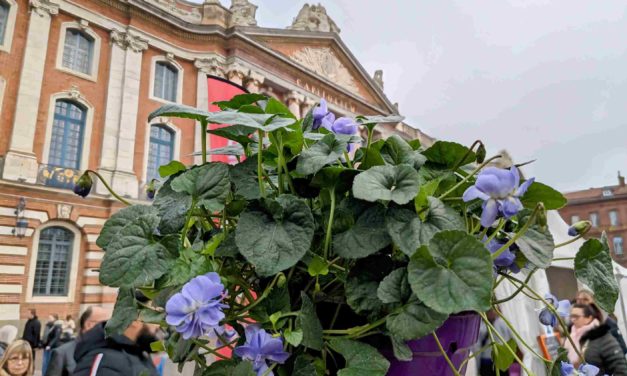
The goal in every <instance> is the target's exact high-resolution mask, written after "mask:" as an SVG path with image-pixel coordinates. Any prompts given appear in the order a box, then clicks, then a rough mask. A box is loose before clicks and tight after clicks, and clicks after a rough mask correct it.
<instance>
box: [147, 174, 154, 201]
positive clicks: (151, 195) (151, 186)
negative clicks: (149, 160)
mask: <svg viewBox="0 0 627 376" xmlns="http://www.w3.org/2000/svg"><path fill="white" fill-rule="evenodd" d="M155 181H156V179H152V180H151V181H150V183H148V185H147V186H146V197H148V199H149V200H152V199H153V198H155V193H156V192H157V188H155Z"/></svg>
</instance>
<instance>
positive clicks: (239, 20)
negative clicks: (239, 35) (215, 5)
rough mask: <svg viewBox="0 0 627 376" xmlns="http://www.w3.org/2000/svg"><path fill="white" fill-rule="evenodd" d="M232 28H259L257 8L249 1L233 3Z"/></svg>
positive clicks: (243, 0)
mask: <svg viewBox="0 0 627 376" xmlns="http://www.w3.org/2000/svg"><path fill="white" fill-rule="evenodd" d="M229 10H230V11H231V26H257V20H256V19H255V13H257V6H256V5H255V4H251V3H250V2H249V1H248V0H232V1H231V8H229Z"/></svg>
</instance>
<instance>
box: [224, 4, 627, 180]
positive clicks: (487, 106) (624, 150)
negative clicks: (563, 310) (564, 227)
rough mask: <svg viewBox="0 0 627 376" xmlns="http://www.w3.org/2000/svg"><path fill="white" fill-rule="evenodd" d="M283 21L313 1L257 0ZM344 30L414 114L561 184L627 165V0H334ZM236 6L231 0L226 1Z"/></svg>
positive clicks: (263, 22) (330, 9)
mask: <svg viewBox="0 0 627 376" xmlns="http://www.w3.org/2000/svg"><path fill="white" fill-rule="evenodd" d="M251 2H252V3H254V4H256V5H258V7H259V8H258V10H257V23H258V24H259V26H262V27H277V28H283V27H286V26H288V25H290V24H291V22H292V19H293V18H294V17H295V16H296V14H297V13H298V11H299V10H300V8H301V7H302V5H303V4H304V3H305V1H300V0H252V1H251ZM321 3H322V5H324V6H325V7H326V9H327V13H328V14H329V15H330V16H331V18H332V19H333V20H334V21H335V22H336V24H337V25H338V26H339V27H340V29H341V33H340V37H341V38H342V40H343V41H344V43H345V44H346V45H347V46H348V48H349V49H350V50H351V52H352V53H353V54H354V55H355V56H356V57H357V59H358V60H359V61H360V62H361V64H362V65H363V66H364V68H365V69H366V70H367V71H368V72H369V73H370V74H372V73H373V72H374V71H375V70H376V69H383V79H384V82H385V93H386V95H387V96H388V98H390V100H391V101H392V102H398V103H399V109H400V112H401V114H403V115H404V116H405V117H406V122H407V123H408V124H410V125H412V126H414V127H416V128H419V129H421V130H422V131H423V132H425V133H427V134H429V135H431V136H433V137H436V138H438V139H444V140H450V141H456V142H459V143H462V144H465V145H470V144H472V142H474V140H476V139H481V140H482V141H483V142H484V143H485V144H486V147H487V149H488V155H490V154H495V153H497V152H498V151H499V150H502V149H506V150H507V151H508V152H509V153H510V154H511V155H512V157H513V158H514V161H515V162H516V163H521V162H525V161H528V160H532V159H535V160H536V162H534V163H533V164H531V165H529V166H526V167H525V168H524V173H525V175H526V176H527V177H531V176H535V177H536V180H538V181H541V182H543V183H546V184H549V185H551V186H553V187H555V188H556V189H559V190H561V191H573V190H579V189H587V188H590V187H603V186H607V185H615V184H617V178H616V175H617V171H618V170H622V174H623V175H627V105H626V103H625V100H626V99H627V82H626V80H627V43H625V38H626V36H627V18H626V16H625V12H626V8H627V2H625V1H623V0H617V1H614V0H604V1H590V0H588V1H572V0H458V1H455V0H438V1H433V0H387V1H382V0H333V1H331V0H326V1H325V0H322V1H321ZM222 4H223V5H225V6H227V7H228V6H229V5H230V0H222Z"/></svg>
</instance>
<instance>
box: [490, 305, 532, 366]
mask: <svg viewBox="0 0 627 376" xmlns="http://www.w3.org/2000/svg"><path fill="white" fill-rule="evenodd" d="M479 315H481V318H482V319H483V322H485V324H486V327H489V328H492V329H493V331H494V334H496V336H497V337H498V338H499V340H500V341H501V342H502V343H503V346H505V347H506V348H507V349H508V350H509V352H510V353H511V354H512V355H513V356H514V359H516V361H518V363H519V364H520V366H521V367H522V368H523V369H524V370H525V372H526V373H527V375H533V372H531V371H530V370H529V369H528V368H527V367H526V366H525V363H523V361H522V360H520V358H519V357H518V355H516V352H515V351H514V350H512V348H511V347H509V343H507V341H506V340H505V339H504V338H503V336H501V333H499V331H498V330H497V329H496V328H495V327H494V325H492V323H491V322H490V320H488V317H487V316H486V315H485V313H480V314H479Z"/></svg>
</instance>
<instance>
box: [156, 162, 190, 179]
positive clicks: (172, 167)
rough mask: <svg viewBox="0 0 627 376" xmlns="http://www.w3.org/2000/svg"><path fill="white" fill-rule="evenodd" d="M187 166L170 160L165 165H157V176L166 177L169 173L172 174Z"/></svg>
mask: <svg viewBox="0 0 627 376" xmlns="http://www.w3.org/2000/svg"><path fill="white" fill-rule="evenodd" d="M185 170H187V167H185V165H184V164H182V163H181V162H179V161H171V162H170V163H168V164H167V165H163V166H159V176H161V177H162V178H167V177H168V176H170V175H174V174H176V173H177V172H179V171H185Z"/></svg>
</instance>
